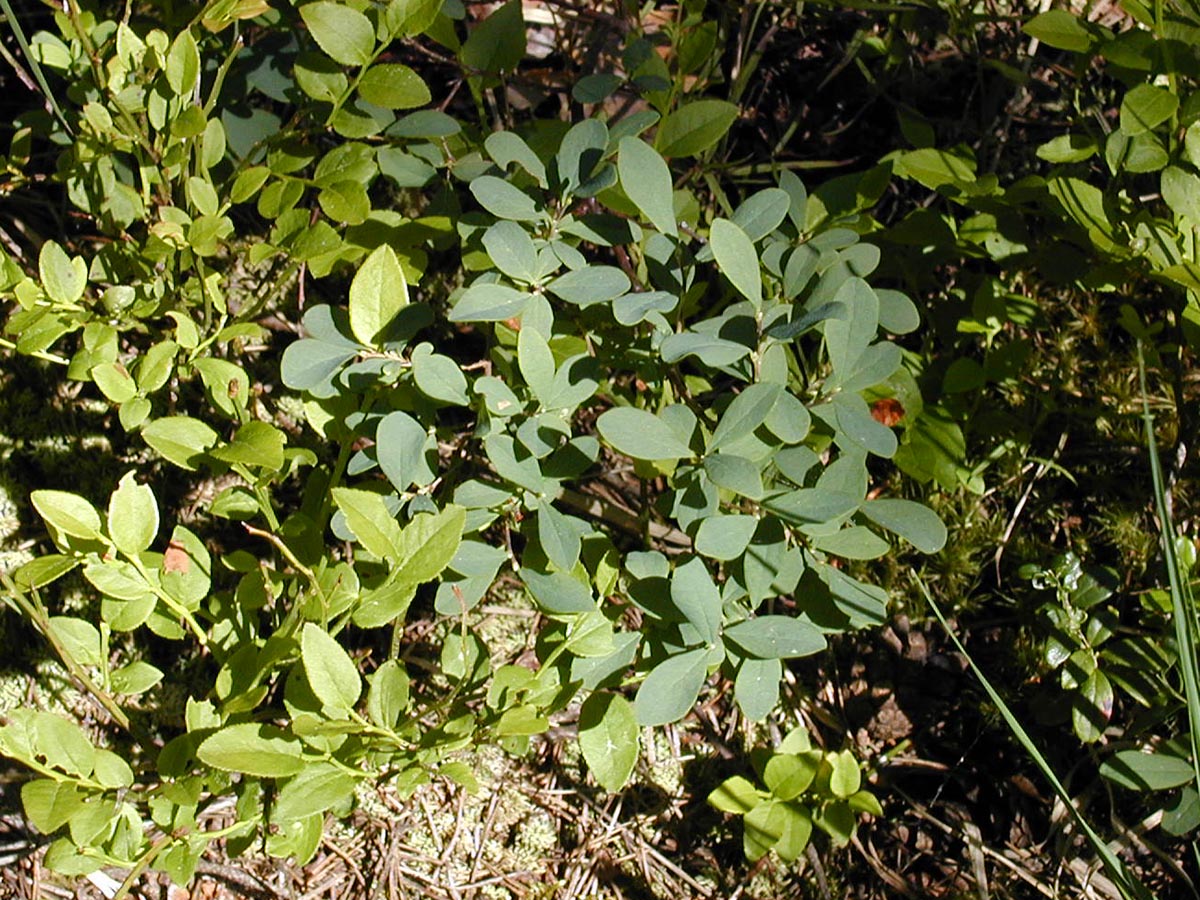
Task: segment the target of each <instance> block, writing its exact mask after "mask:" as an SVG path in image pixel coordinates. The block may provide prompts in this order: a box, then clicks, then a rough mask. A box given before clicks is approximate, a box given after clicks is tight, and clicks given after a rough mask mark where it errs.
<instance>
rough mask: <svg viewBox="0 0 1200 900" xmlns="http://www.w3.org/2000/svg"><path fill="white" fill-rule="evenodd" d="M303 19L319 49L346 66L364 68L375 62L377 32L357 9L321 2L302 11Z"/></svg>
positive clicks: (305, 6)
mask: <svg viewBox="0 0 1200 900" xmlns="http://www.w3.org/2000/svg"><path fill="white" fill-rule="evenodd" d="M300 18H302V19H303V20H304V24H305V25H307V26H308V30H309V33H310V34H311V35H312V36H313V40H315V41H316V42H317V46H318V47H320V48H321V49H322V50H324V51H325V52H326V53H328V54H329V55H330V56H331V57H333V59H334V60H335V61H337V62H340V63H341V64H342V65H343V66H363V65H366V64H367V63H368V62H370V61H371V55H372V53H373V52H374V50H375V28H374V26H372V25H371V20H370V19H368V18H367V17H366V16H365V15H363V14H362V13H361V12H359V11H358V10H357V9H354V8H353V7H351V6H344V5H343V4H341V3H332V2H329V0H318V2H316V3H308V4H305V5H304V6H302V7H300Z"/></svg>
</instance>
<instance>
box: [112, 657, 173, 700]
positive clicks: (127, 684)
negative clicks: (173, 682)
mask: <svg viewBox="0 0 1200 900" xmlns="http://www.w3.org/2000/svg"><path fill="white" fill-rule="evenodd" d="M162 679H163V672H162V669H159V668H158V667H157V666H152V665H150V663H148V662H144V661H143V660H140V659H139V660H135V661H133V662H131V663H128V664H127V665H124V666H121V668H119V669H114V670H113V673H112V687H113V690H114V691H116V692H117V693H118V694H131V695H133V694H142V693H145V692H146V691H148V690H150V688H152V687H154V686H155V685H156V684H158V683H159V682H160V681H162Z"/></svg>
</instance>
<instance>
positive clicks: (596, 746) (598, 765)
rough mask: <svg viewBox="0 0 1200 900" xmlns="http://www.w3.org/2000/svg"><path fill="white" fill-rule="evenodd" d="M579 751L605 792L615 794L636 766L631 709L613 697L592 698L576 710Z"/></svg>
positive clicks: (635, 725) (599, 695)
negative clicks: (577, 711) (577, 714)
mask: <svg viewBox="0 0 1200 900" xmlns="http://www.w3.org/2000/svg"><path fill="white" fill-rule="evenodd" d="M579 749H580V750H581V751H582V752H583V758H584V759H585V760H586V761H587V764H588V769H590V770H591V772H592V775H594V776H595V778H596V781H597V782H598V783H599V785H600V786H601V787H602V788H604V789H605V790H606V791H619V790H620V789H621V788H623V787H624V786H625V784H626V783H627V782H628V781H629V776H630V775H631V774H633V767H634V766H635V765H637V760H638V753H639V744H638V723H637V717H636V716H635V715H634V712H633V705H632V704H631V703H629V701H627V700H626V699H625V698H624V697H621V696H619V695H617V694H607V693H597V694H592V695H591V696H589V697H588V698H587V699H586V700H584V701H583V706H581V707H580V709H579Z"/></svg>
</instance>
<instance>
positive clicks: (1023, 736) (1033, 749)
mask: <svg viewBox="0 0 1200 900" xmlns="http://www.w3.org/2000/svg"><path fill="white" fill-rule="evenodd" d="M913 578H914V580H915V581H916V584H917V587H918V588H919V589H920V591H921V593H922V594H923V595H924V596H925V600H926V602H927V603H928V604H929V607H930V609H932V610H933V614H934V615H935V616H937V620H938V621H939V622H941V623H942V628H944V629H945V630H946V634H948V635H949V636H950V640H951V641H953V642H954V646H955V647H957V648H958V652H959V653H961V654H962V655H963V656H964V657H965V658H966V660H967V663H968V664H969V665H970V666H971V671H973V672H974V673H975V677H976V678H978V679H979V682H980V683H981V684H982V685H983V689H984V690H985V691H986V692H987V695H988V697H990V698H991V701H992V703H994V704H995V706H996V709H998V710H999V711H1000V715H1001V717H1002V718H1003V719H1004V723H1005V724H1006V725H1007V726H1008V729H1009V731H1011V732H1012V734H1013V736H1014V737H1015V738H1016V739H1017V741H1018V742H1019V743H1020V744H1021V746H1022V748H1024V750H1025V752H1026V753H1027V754H1029V758H1030V759H1032V760H1033V762H1034V764H1035V765H1036V766H1037V767H1038V768H1039V769H1040V770H1041V772H1042V775H1043V776H1044V777H1045V779H1046V781H1048V782H1049V783H1050V786H1051V787H1052V788H1053V789H1054V793H1055V794H1057V795H1058V797H1059V799H1060V800H1062V802H1063V804H1064V805H1065V806H1066V808H1067V809H1068V810H1069V811H1070V813H1071V817H1072V818H1073V819H1074V820H1075V824H1076V826H1078V828H1079V830H1080V832H1082V834H1083V836H1084V837H1085V838H1087V841H1088V843H1089V844H1091V845H1092V849H1093V850H1094V851H1095V853H1096V855H1097V856H1098V857H1099V858H1100V863H1101V865H1102V866H1103V867H1104V871H1105V873H1106V874H1107V875H1108V877H1109V878H1111V879H1112V881H1113V883H1114V884H1115V885H1116V886H1117V888H1118V890H1120V891H1121V895H1122V896H1123V897H1125V898H1126V900H1154V895H1153V894H1152V893H1150V889H1149V888H1147V887H1146V886H1145V885H1144V884H1142V882H1141V881H1139V880H1138V878H1137V876H1136V875H1134V874H1133V873H1132V872H1130V871H1129V868H1128V867H1127V866H1126V865H1125V863H1123V862H1122V861H1121V860H1120V858H1119V857H1118V856H1117V855H1116V854H1115V853H1113V851H1112V850H1111V849H1109V846H1108V844H1107V843H1105V841H1104V839H1103V838H1102V837H1100V835H1099V834H1097V833H1096V831H1095V829H1093V828H1092V826H1091V825H1090V824H1089V823H1088V820H1087V819H1086V818H1084V816H1083V813H1081V812H1080V811H1079V810H1078V809H1077V808H1076V806H1075V803H1074V802H1073V801H1072V799H1071V795H1070V794H1069V793H1067V789H1066V787H1064V786H1063V783H1062V782H1061V781H1059V780H1058V776H1057V775H1055V774H1054V769H1052V768H1051V767H1050V763H1049V762H1047V761H1046V758H1045V757H1044V756H1042V754H1041V752H1040V751H1039V750H1038V748H1037V745H1036V744H1035V743H1034V742H1033V738H1031V737H1030V736H1029V733H1028V732H1027V731H1026V730H1025V729H1024V727H1022V725H1021V723H1020V721H1019V720H1018V719H1017V717H1016V715H1014V713H1013V711H1012V710H1011V709H1009V707H1008V704H1007V703H1005V702H1004V699H1003V698H1002V697H1001V696H1000V694H999V693H998V692H997V691H996V689H995V688H994V687H992V683H991V682H990V681H988V678H987V676H986V675H984V674H983V670H982V669H980V668H979V666H977V665H976V664H975V660H974V659H972V658H971V654H969V653H968V652H967V648H966V647H964V646H963V644H962V641H960V640H959V639H958V635H956V634H955V633H954V631H953V630H952V629H951V628H950V624H949V623H948V622H947V621H946V617H945V616H943V615H942V611H941V609H940V608H939V607H938V605H937V603H935V602H934V599H933V597H932V596H931V595H930V593H929V589H928V588H927V587H926V586H925V583H924V582H923V581H922V580H921V579H920V578H919V577H917V576H916V575H914V576H913Z"/></svg>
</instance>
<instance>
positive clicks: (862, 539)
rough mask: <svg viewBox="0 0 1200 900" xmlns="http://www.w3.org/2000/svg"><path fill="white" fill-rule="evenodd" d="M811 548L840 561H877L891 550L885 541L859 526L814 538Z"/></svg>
mask: <svg viewBox="0 0 1200 900" xmlns="http://www.w3.org/2000/svg"><path fill="white" fill-rule="evenodd" d="M813 546H814V547H816V548H817V549H818V550H821V551H823V552H825V553H831V554H833V555H834V556H840V557H842V559H879V558H880V557H881V556H886V555H887V553H888V551H889V550H891V549H892V547H891V545H890V544H889V543H888V542H887V541H885V540H884V539H883V538H881V537H880V536H879V535H877V534H875V532H873V531H871V529H869V528H864V527H863V526H861V525H853V526H851V527H850V528H843V529H842V530H841V531H835V532H834V533H833V534H829V535H825V536H824V537H818V538H814V539H813Z"/></svg>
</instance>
